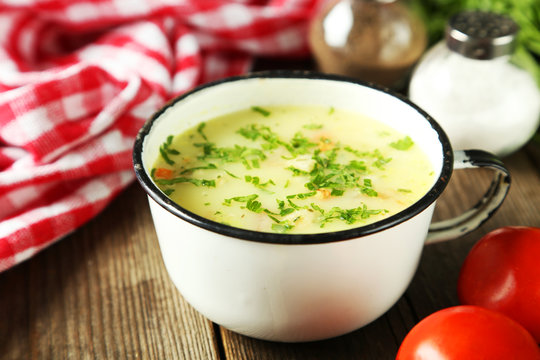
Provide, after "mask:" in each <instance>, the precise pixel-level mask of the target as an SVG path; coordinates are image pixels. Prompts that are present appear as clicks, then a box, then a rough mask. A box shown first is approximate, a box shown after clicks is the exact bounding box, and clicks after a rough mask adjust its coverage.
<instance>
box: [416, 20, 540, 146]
mask: <svg viewBox="0 0 540 360" xmlns="http://www.w3.org/2000/svg"><path fill="white" fill-rule="evenodd" d="M518 31H519V28H518V26H517V24H516V23H515V22H514V21H513V20H512V19H510V18H509V17H506V16H503V15H499V14H495V13H491V12H483V11H465V12H461V13H458V14H456V15H455V16H453V17H452V18H450V20H449V21H448V24H447V28H446V35H445V39H444V40H442V41H441V42H439V43H438V44H436V45H435V46H434V47H433V48H431V49H430V50H428V51H427V52H426V54H425V55H424V56H423V57H422V59H421V60H420V62H419V63H418V65H417V67H416V68H415V70H414V72H413V74H412V78H411V81H410V84H409V97H410V99H411V100H412V101H413V102H414V103H416V104H418V105H419V106H420V107H421V108H423V109H424V110H426V111H427V112H428V113H429V114H430V115H431V116H433V118H434V119H435V120H436V121H437V122H438V123H439V124H441V126H442V127H443V129H444V130H445V132H446V133H447V134H448V136H449V138H450V142H451V144H452V146H453V148H454V149H474V148H476V149H483V150H486V151H489V152H492V153H494V154H496V155H499V156H505V155H508V154H510V153H512V152H514V151H516V150H518V149H519V148H520V147H522V146H523V145H524V144H525V143H526V142H527V141H528V140H529V139H530V138H531V137H532V136H533V135H534V132H535V131H536V129H537V128H538V125H539V122H540V91H539V89H538V86H537V84H536V83H535V81H534V79H533V77H532V75H531V74H530V73H528V72H526V71H525V70H523V69H521V68H519V67H517V66H516V65H515V64H513V63H512V62H511V55H512V54H513V52H514V50H515V46H516V37H517V34H518Z"/></svg>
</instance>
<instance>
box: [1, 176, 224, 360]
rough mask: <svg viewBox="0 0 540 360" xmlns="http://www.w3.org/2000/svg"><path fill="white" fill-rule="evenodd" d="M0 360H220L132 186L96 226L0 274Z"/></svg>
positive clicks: (139, 193) (143, 202)
mask: <svg viewBox="0 0 540 360" xmlns="http://www.w3.org/2000/svg"><path fill="white" fill-rule="evenodd" d="M0 294H2V296H1V297H0V309H2V313H3V314H5V315H6V316H2V320H1V321H0V336H1V339H2V340H1V341H0V343H1V344H2V345H0V346H1V348H0V353H1V354H2V359H23V358H34V359H60V358H61V359H70V358H73V359H95V358H99V359H120V358H143V359H144V358H149V359H189V360H191V359H204V360H207V359H218V358H219V354H218V346H217V344H216V343H215V340H214V339H215V336H214V329H213V326H212V323H211V322H210V321H208V320H206V319H204V318H203V317H202V316H201V315H200V314H198V313H197V312H196V311H195V310H193V309H192V308H191V307H190V306H189V305H188V304H187V303H186V302H185V301H184V300H183V299H182V297H181V296H180V294H179V293H178V291H177V290H176V288H175V287H174V285H173V284H172V282H171V281H170V280H169V277H168V275H167V273H166V270H165V267H164V265H163V262H162V259H161V254H160V252H159V247H158V243H157V239H156V236H155V233H154V229H153V226H152V223H151V218H150V213H149V210H148V205H147V201H146V196H145V195H144V193H143V191H142V190H141V189H140V187H139V186H138V184H134V185H133V186H131V187H130V188H129V189H128V190H127V191H126V192H125V193H123V194H122V195H121V196H120V197H119V198H118V199H116V200H115V201H114V202H113V204H112V205H111V206H110V207H109V208H107V209H106V210H105V211H104V213H102V214H100V215H99V216H98V217H97V218H95V219H94V220H93V221H91V222H90V223H88V224H87V225H85V226H83V227H82V228H81V229H80V230H78V231H76V232H75V233H74V234H72V235H71V236H68V237H67V238H65V239H63V240H62V241H60V242H59V243H57V244H55V245H53V246H52V247H51V248H49V249H47V250H45V251H43V252H42V253H41V254H38V255H37V256H36V257H34V258H32V259H30V260H29V261H27V262H25V263H23V264H21V265H19V266H17V267H15V268H13V269H11V270H9V271H7V272H5V273H2V274H0Z"/></svg>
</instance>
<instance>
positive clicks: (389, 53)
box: [309, 0, 427, 88]
mask: <svg viewBox="0 0 540 360" xmlns="http://www.w3.org/2000/svg"><path fill="white" fill-rule="evenodd" d="M309 42H310V46H311V50H312V53H313V57H314V59H315V61H316V63H317V65H318V67H319V70H321V71H323V72H327V73H334V74H340V75H348V76H352V77H355V78H358V79H361V80H365V81H370V82H374V83H378V84H380V85H384V86H387V87H392V88H400V87H401V88H403V87H406V77H407V76H408V75H409V74H410V70H411V68H412V66H413V65H414V64H415V63H416V62H417V61H418V59H419V58H420V56H421V55H422V53H423V52H424V51H425V48H426V43H427V35H426V29H425V26H424V23H423V22H422V20H421V19H420V18H419V17H418V16H417V15H416V13H414V12H413V11H412V10H411V9H410V8H409V6H408V4H407V3H406V2H405V0H332V1H329V2H328V3H327V4H326V6H324V7H322V9H321V11H319V12H318V13H317V14H316V15H315V16H314V17H313V19H312V21H311V24H310V29H309Z"/></svg>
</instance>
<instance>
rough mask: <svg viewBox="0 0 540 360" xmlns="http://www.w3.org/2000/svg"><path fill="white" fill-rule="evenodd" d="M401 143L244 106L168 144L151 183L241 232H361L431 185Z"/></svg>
mask: <svg viewBox="0 0 540 360" xmlns="http://www.w3.org/2000/svg"><path fill="white" fill-rule="evenodd" d="M434 176H435V174H434V171H433V168H432V165H431V163H430V162H429V160H428V158H427V156H426V154H425V153H424V152H423V151H422V149H420V148H419V147H418V146H417V145H415V144H414V142H413V140H412V139H411V137H409V136H408V135H406V134H402V133H399V132H397V131H396V130H394V129H392V128H391V127H389V126H387V125H385V124H383V123H381V122H378V121H376V120H374V119H371V118H368V117H365V116H363V115H361V114H358V113H354V112H349V111H345V110H340V109H337V108H336V109H335V108H333V107H330V108H329V107H322V106H313V105H306V106H267V107H259V106H253V107H251V108H249V109H244V110H241V111H238V112H234V113H230V114H226V115H223V116H220V117H217V118H214V119H210V120H208V121H205V122H203V123H201V124H199V125H198V126H196V127H194V128H191V129H189V130H187V131H185V132H183V133H181V134H171V135H170V136H168V137H167V138H166V139H164V141H163V143H162V145H161V147H160V156H159V157H158V158H157V159H156V161H155V163H154V165H153V167H152V170H151V177H152V179H153V181H154V182H155V183H156V184H157V185H158V187H159V188H160V189H161V190H162V191H163V192H164V193H165V194H166V195H168V196H169V197H170V198H171V199H172V200H173V201H175V202H176V203H178V204H179V205H180V206H182V207H184V208H185V209H187V210H189V211H191V212H193V213H195V214H198V215H200V216H202V217H205V218H208V219H211V220H213V221H216V222H220V223H224V224H227V225H231V226H235V227H240V228H244V229H249V230H256V231H262V232H278V233H303V234H307V233H319V232H330V231H337V230H345V229H350V228H353V227H358V226H364V225H367V224H369V223H373V222H375V221H378V220H381V219H383V218H385V217H388V216H391V215H393V214H395V213H397V212H399V211H401V210H403V209H405V208H406V207H408V206H409V205H411V204H413V203H414V202H416V201H417V200H418V199H420V198H421V197H422V196H423V195H424V194H425V193H426V192H427V191H428V190H429V189H430V187H431V186H432V184H433V183H434Z"/></svg>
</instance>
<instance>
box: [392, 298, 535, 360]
mask: <svg viewBox="0 0 540 360" xmlns="http://www.w3.org/2000/svg"><path fill="white" fill-rule="evenodd" d="M409 359H417V360H423V359H425V360H443V359H444V360H454V359H455V360H464V359H466V360H475V359H489V360H498V359H500V360H511V359H516V360H518V359H519V360H533V359H534V360H538V359H540V349H539V348H538V345H537V344H536V342H535V341H534V339H533V338H532V336H531V334H529V332H528V331H527V330H525V328H524V327H523V326H521V325H519V324H518V323H517V322H515V321H514V320H512V319H510V318H509V317H508V316H506V315H504V314H501V313H499V312H496V311H492V310H488V309H484V308H481V307H479V306H472V305H461V306H454V307H450V308H447V309H443V310H439V311H437V312H435V313H433V314H431V315H429V316H428V317H426V318H425V319H423V320H422V321H420V322H419V323H418V324H416V326H415V327H413V328H412V330H411V331H410V332H409V333H408V334H407V336H406V337H405V339H404V340H403V342H402V343H401V346H400V348H399V351H398V354H397V357H396V360H409Z"/></svg>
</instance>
